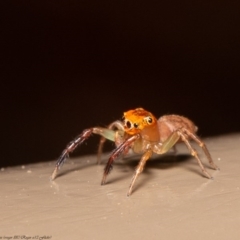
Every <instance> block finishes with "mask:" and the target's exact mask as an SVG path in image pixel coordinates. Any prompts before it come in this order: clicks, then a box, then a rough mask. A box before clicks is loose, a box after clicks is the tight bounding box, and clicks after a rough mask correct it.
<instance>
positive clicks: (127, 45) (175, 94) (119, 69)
mask: <svg viewBox="0 0 240 240" xmlns="http://www.w3.org/2000/svg"><path fill="white" fill-rule="evenodd" d="M0 5H1V6H0V8H1V9H2V10H1V11H2V13H1V16H0V18H1V23H2V27H1V48H2V50H1V62H2V63H1V69H2V70H1V73H0V76H1V112H2V114H1V158H0V163H1V166H2V167H3V166H10V165H16V164H25V163H30V162H37V161H47V160H52V159H56V158H57V157H58V156H59V154H60V153H61V151H62V150H63V148H64V147H65V145H66V144H67V143H68V142H69V141H70V140H72V138H74V137H75V136H76V135H78V134H79V133H80V132H81V131H82V130H83V129H85V128H88V127H91V126H96V125H101V126H106V125H107V124H108V123H110V122H112V121H114V120H116V119H121V117H122V113H123V111H127V110H129V109H132V108H136V107H139V106H141V107H144V108H146V109H148V110H149V111H151V112H153V113H154V114H155V115H156V116H157V117H158V116H161V115H163V114H170V113H175V114H180V115H185V116H187V117H189V118H191V119H192V120H193V121H194V122H195V123H196V125H198V126H199V135H200V136H201V137H208V136H214V135H220V134H226V133H231V132H239V130H240V126H239V124H240V117H239V77H240V74H239V65H240V64H239V63H240V61H239V60H240V57H239V56H240V51H239V44H240V41H239V40H240V20H239V14H240V10H239V9H240V8H239V3H238V1H217V0H214V1H210V0H208V1H207V0H204V1H190V0H187V1H177V0H173V1H171V0H168V1H159V0H158V1H141V0H139V1H124V0H122V1H97V0H88V1H80V0H78V1H77V0H68V1H19V0H18V1H2V2H1V3H0ZM97 143H98V137H93V138H92V139H90V140H89V141H88V143H87V144H84V146H82V147H81V149H80V151H77V154H90V153H96V150H97Z"/></svg>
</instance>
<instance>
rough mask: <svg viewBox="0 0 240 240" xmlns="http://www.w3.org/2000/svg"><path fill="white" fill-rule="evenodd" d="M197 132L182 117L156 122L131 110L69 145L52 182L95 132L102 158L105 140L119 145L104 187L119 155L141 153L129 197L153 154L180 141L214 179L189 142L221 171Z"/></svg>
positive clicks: (207, 174) (175, 116)
mask: <svg viewBox="0 0 240 240" xmlns="http://www.w3.org/2000/svg"><path fill="white" fill-rule="evenodd" d="M196 131H197V127H196V126H195V125H194V123H193V122H192V121H191V120H189V119H188V118H185V117H182V116H178V115H164V116H162V117H160V118H159V119H158V120H157V119H156V118H155V117H154V115H153V114H152V113H150V112H148V111H146V110H144V109H143V108H136V109H134V110H129V111H127V112H124V116H123V121H115V122H113V123H111V124H110V125H109V126H108V128H102V127H93V128H89V129H85V130H84V131H83V132H82V133H81V134H80V135H79V136H77V137H76V138H75V139H74V140H73V141H72V142H70V143H69V144H68V145H67V147H66V148H65V149H64V151H63V152H62V154H61V156H60V157H59V159H58V161H57V163H56V167H55V170H54V172H53V174H52V176H51V179H52V180H53V179H54V178H55V177H56V175H57V172H58V170H59V168H60V166H61V165H62V164H63V163H64V161H65V160H66V158H67V157H68V155H69V153H70V152H72V151H73V150H74V149H75V148H76V147H77V146H79V145H81V144H82V143H83V142H84V141H85V140H86V139H87V138H89V137H90V136H91V134H92V133H94V134H98V135H100V136H102V138H101V140H100V145H99V150H98V157H99V158H100V155H101V152H102V147H103V144H104V142H105V140H106V139H108V140H110V141H113V142H115V145H116V148H115V150H114V151H113V152H112V153H111V155H110V158H109V160H108V162H107V165H106V167H105V170H104V174H103V179H102V184H105V182H106V178H107V175H108V174H109V172H110V170H111V169H112V164H113V162H114V160H115V159H116V158H117V157H118V156H119V155H120V154H127V153H128V150H129V149H130V148H131V149H132V150H133V152H135V153H141V154H142V157H141V159H140V162H139V164H138V166H137V168H136V171H135V174H134V175H133V178H132V181H131V184H130V187H129V190H128V194H127V195H128V196H129V195H130V194H131V193H132V189H133V185H134V183H135V181H136V179H137V177H138V176H139V174H140V173H141V172H142V171H143V169H144V166H145V164H146V162H147V160H148V159H149V158H150V157H151V156H152V153H157V154H163V153H166V152H168V151H169V150H170V149H171V148H172V147H174V146H175V144H176V143H177V142H180V141H182V142H184V143H185V144H186V146H187V148H188V149H189V151H190V153H191V154H192V155H193V156H194V157H195V158H196V160H197V162H198V164H199V166H200V168H201V170H202V172H203V173H204V175H205V176H206V177H208V178H212V177H211V175H210V174H209V173H208V172H207V170H206V169H205V167H204V166H203V164H202V161H201V160H200V158H199V156H198V153H197V151H196V150H195V149H194V148H193V147H192V145H191V144H190V141H189V140H194V141H195V142H196V143H197V144H198V145H199V146H200V147H201V148H202V150H203V152H204V153H205V155H206V156H207V158H208V161H209V163H210V165H211V166H212V167H213V168H214V169H218V167H217V166H216V165H215V164H214V162H213V160H212V158H211V155H210V153H209V151H208V149H207V147H206V146H205V144H204V142H203V141H202V140H200V138H199V137H198V136H197V135H196Z"/></svg>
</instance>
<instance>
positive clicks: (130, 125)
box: [126, 121, 132, 129]
mask: <svg viewBox="0 0 240 240" xmlns="http://www.w3.org/2000/svg"><path fill="white" fill-rule="evenodd" d="M126 126H127V128H129V129H131V128H132V123H131V122H130V121H127V122H126Z"/></svg>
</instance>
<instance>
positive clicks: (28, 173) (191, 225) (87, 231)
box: [0, 135, 240, 240]
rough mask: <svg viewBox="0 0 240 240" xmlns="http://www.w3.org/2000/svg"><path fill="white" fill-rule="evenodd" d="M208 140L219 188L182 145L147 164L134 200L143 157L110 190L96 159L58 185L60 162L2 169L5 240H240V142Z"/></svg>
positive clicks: (127, 164)
mask: <svg viewBox="0 0 240 240" xmlns="http://www.w3.org/2000/svg"><path fill="white" fill-rule="evenodd" d="M204 140H205V142H206V144H207V147H208V148H209V150H210V152H211V154H212V157H213V159H214V161H215V163H216V164H217V165H218V166H219V167H220V169H221V170H220V171H215V170H212V169H210V168H209V164H208V162H207V160H206V158H205V157H204V156H203V154H202V152H201V150H200V149H199V148H197V147H196V149H197V150H198V152H199V153H200V156H201V158H202V159H203V162H204V165H205V166H206V167H207V170H208V171H209V172H210V174H212V175H213V177H214V180H208V179H207V178H205V177H204V176H203V175H202V173H201V170H200V168H199V166H198V164H197V162H196V161H195V160H194V158H193V157H191V156H190V155H188V151H187V149H186V147H185V146H184V145H178V147H177V149H178V154H177V155H176V156H174V155H173V154H167V155H162V156H161V157H158V158H157V159H153V160H150V161H149V162H148V163H147V165H146V168H145V170H144V172H143V173H142V174H141V175H140V177H139V179H138V180H137V182H136V185H135V188H134V191H133V194H132V195H131V197H127V196H126V193H127V190H128V186H129V183H130V180H131V177H132V174H133V171H134V168H135V166H136V165H137V163H138V161H137V159H138V158H136V157H135V158H134V159H128V160H124V161H122V160H117V161H116V162H115V164H114V168H113V171H112V172H111V174H110V175H109V176H108V179H107V180H108V182H107V184H106V185H105V186H101V185H100V182H101V178H102V173H103V168H104V164H102V165H96V156H95V155H93V156H84V157H82V158H76V159H70V160H68V161H67V162H66V164H65V165H64V166H63V167H62V169H61V170H60V172H59V175H58V177H57V178H56V180H55V182H52V183H51V182H50V181H49V177H50V175H51V173H52V171H53V169H54V164H55V161H54V162H50V163H42V164H35V165H26V166H19V167H14V168H5V169H1V172H0V181H1V193H0V212H1V224H0V239H4V237H5V239H53V240H55V239H58V240H59V239H81V240H84V239H97V240H101V239H104V240H108V239H115V240H116V239H117V240H118V239H126V240H128V239H168V240H172V239H174V240H175V239H184V240H188V239H189V240H190V239H191V240H192V239H194V240H198V239H211V240H214V239H217V240H226V239H231V240H235V239H240V162H239V158H240V135H229V136H223V137H217V138H211V139H207V140H206V139H204ZM82 147H84V146H82ZM106 160H107V155H104V159H103V162H104V163H105V162H106ZM14 236H15V238H14ZM17 236H19V238H17Z"/></svg>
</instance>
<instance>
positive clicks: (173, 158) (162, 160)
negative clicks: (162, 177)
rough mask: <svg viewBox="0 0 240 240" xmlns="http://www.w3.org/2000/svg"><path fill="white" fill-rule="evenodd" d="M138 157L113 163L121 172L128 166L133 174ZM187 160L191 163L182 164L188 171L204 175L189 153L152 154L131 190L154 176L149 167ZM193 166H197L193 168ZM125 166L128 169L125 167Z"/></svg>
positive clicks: (171, 165) (119, 177)
mask: <svg viewBox="0 0 240 240" xmlns="http://www.w3.org/2000/svg"><path fill="white" fill-rule="evenodd" d="M140 158H141V155H135V156H131V157H127V158H124V159H122V160H121V162H119V161H116V162H115V163H114V165H118V167H119V168H120V170H121V171H122V172H126V171H127V172H129V168H130V169H131V170H130V171H132V174H134V171H135V169H136V167H137V165H138V163H139V160H140ZM188 161H191V162H192V164H190V165H189V166H187V164H184V167H185V168H187V169H188V170H189V171H192V172H195V173H196V174H198V175H199V176H202V177H204V176H203V175H202V174H201V170H200V169H199V168H197V167H198V164H197V162H196V161H195V160H194V159H193V157H192V155H191V154H177V155H175V154H166V155H161V156H159V155H154V156H153V157H152V158H151V159H149V160H148V161H147V163H146V166H145V168H144V170H143V172H142V173H141V174H140V176H139V177H138V179H137V181H136V184H135V185H134V189H133V192H135V191H137V190H138V188H142V187H143V186H144V185H145V184H146V183H147V182H149V181H150V180H151V179H153V178H154V176H153V174H152V171H151V169H159V170H166V169H170V168H174V167H176V166H178V165H182V164H183V163H186V162H188ZM117 162H118V163H117ZM194 166H197V167H196V168H195V167H194ZM126 167H127V168H128V169H126ZM198 169H199V171H198ZM159 172H161V171H159ZM123 178H124V176H118V177H115V178H112V179H111V181H108V183H112V182H115V181H120V180H122V179H123Z"/></svg>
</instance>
